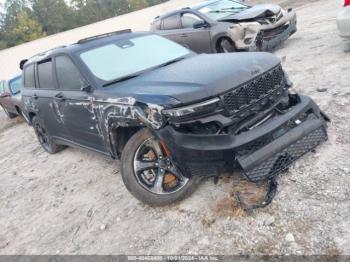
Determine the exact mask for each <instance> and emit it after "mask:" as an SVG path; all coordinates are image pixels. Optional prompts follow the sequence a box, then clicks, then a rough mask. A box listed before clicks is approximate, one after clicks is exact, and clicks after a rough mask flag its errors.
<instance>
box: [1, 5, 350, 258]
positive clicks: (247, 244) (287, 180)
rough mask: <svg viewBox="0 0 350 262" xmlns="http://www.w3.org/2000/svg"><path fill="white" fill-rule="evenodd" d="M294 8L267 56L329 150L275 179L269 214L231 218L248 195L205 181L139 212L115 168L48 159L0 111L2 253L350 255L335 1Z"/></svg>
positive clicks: (98, 161) (94, 161)
mask: <svg viewBox="0 0 350 262" xmlns="http://www.w3.org/2000/svg"><path fill="white" fill-rule="evenodd" d="M296 3H297V6H298V7H297V13H298V19H299V20H298V22H299V31H298V33H297V34H296V35H294V36H293V37H292V38H291V39H290V40H289V41H288V42H286V43H285V44H284V46H283V48H281V49H279V50H277V51H276V52H275V53H276V55H277V56H279V57H280V58H281V59H282V61H283V64H284V67H285V69H286V70H287V71H288V73H289V75H290V77H291V79H292V80H293V81H294V83H295V89H296V90H298V91H299V92H301V93H304V94H307V95H311V96H312V97H313V98H315V100H316V101H317V102H318V103H319V104H320V105H321V107H322V109H323V110H325V111H326V112H327V113H328V114H329V116H330V117H331V118H332V120H333V122H332V124H331V125H330V127H329V141H328V142H326V143H324V144H323V145H322V146H321V147H319V148H318V149H317V151H316V153H310V154H308V155H307V156H305V157H304V158H303V159H302V160H300V161H298V162H297V163H296V164H295V165H294V166H293V167H292V168H290V170H289V172H287V173H286V174H284V175H283V176H280V177H279V178H278V183H279V187H278V192H277V195H276V198H275V199H274V201H273V203H272V204H271V205H270V206H268V207H267V208H265V209H260V210H255V211H253V212H250V213H248V214H247V213H244V212H242V211H241V210H239V209H238V208H237V206H236V205H235V199H234V198H233V197H232V191H233V188H237V187H238V188H240V187H241V188H242V190H247V189H246V188H245V189H244V185H243V184H240V183H241V182H240V181H239V180H238V179H237V176H236V177H234V178H230V179H227V178H225V179H221V180H220V181H219V183H218V185H214V183H213V181H212V180H207V181H204V182H203V184H202V185H201V186H200V188H199V189H198V191H196V192H195V193H194V194H193V195H192V196H191V197H190V198H188V199H186V200H185V201H183V202H181V203H180V204H177V205H173V206H169V207H165V208H151V207H148V206H145V205H143V204H141V203H139V202H138V201H137V200H135V199H134V198H133V197H132V196H131V195H130V194H129V193H128V192H127V190H126V189H125V187H124V185H123V182H122V179H121V177H120V174H119V163H118V162H117V163H116V162H115V161H113V160H110V159H106V158H104V157H103V156H100V155H97V154H95V153H90V152H86V151H80V150H78V149H72V148H69V149H67V150H65V151H63V152H61V153H59V154H56V155H48V154H46V153H45V152H44V151H43V150H42V149H41V147H40V146H39V144H38V142H37V141H36V138H35V135H34V133H33V131H32V129H31V128H30V127H28V126H27V125H26V124H25V123H23V122H22V123H21V122H20V121H19V120H15V121H9V120H7V119H6V118H5V116H4V114H3V113H2V112H0V145H1V146H0V166H1V183H0V210H1V212H0V254H176V253H177V254H178V253H181V254H200V253H202V254H203V253H205V254H248V253H249V254H251V253H255V254H331V255H337V254H348V255H350V220H349V217H350V200H349V199H350V198H349V196H350V188H349V184H350V163H349V156H350V147H349V144H350V138H349V130H350V121H349V120H350V117H349V116H350V115H349V114H350V59H349V58H350V57H349V56H350V54H344V53H343V52H342V48H341V40H340V39H339V37H338V36H337V30H336V24H335V17H336V14H337V12H338V10H339V9H338V8H337V7H336V4H335V3H334V0H320V1H318V2H309V1H303V2H302V1H295V2H294V1H293V5H294V4H296ZM302 3H306V4H305V5H302ZM318 88H326V89H327V91H326V92H318V91H317V89H318Z"/></svg>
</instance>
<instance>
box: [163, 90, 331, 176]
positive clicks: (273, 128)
mask: <svg viewBox="0 0 350 262" xmlns="http://www.w3.org/2000/svg"><path fill="white" fill-rule="evenodd" d="M291 99H292V100H293V101H295V104H294V105H291V106H290V107H289V109H288V110H287V111H286V112H284V113H282V114H277V115H275V116H271V118H269V119H266V120H265V121H264V122H261V123H260V124H259V125H258V126H254V127H252V128H251V129H248V130H247V131H242V132H241V133H237V134H232V133H225V134H194V133H184V132H180V131H178V130H176V129H175V128H173V127H172V126H166V127H164V128H163V129H161V130H159V131H157V135H158V137H159V138H160V139H161V140H163V141H164V143H165V144H166V147H167V148H168V149H169V151H170V153H171V155H172V157H173V160H174V162H175V163H176V164H177V165H178V166H179V167H180V168H181V170H182V171H183V173H184V175H185V176H188V177H191V176H217V175H218V174H219V173H220V172H232V171H235V170H237V169H238V170H240V171H242V172H243V174H244V175H245V176H246V177H247V178H248V179H249V180H250V181H252V182H260V181H263V180H267V179H271V178H273V177H275V176H276V175H278V174H279V173H281V172H282V171H284V170H285V169H286V168H287V167H288V166H290V165H291V164H292V163H293V162H294V161H296V160H297V159H298V158H300V157H301V156H303V155H304V154H306V153H308V152H310V151H312V150H313V149H314V148H315V147H317V146H318V145H319V144H320V143H322V142H323V141H325V140H327V131H326V128H327V123H326V122H327V121H328V120H329V119H328V118H327V116H326V115H325V114H324V113H322V112H321V111H320V109H319V107H318V106H317V105H316V104H315V103H314V101H313V100H312V99H311V98H310V97H306V96H298V95H293V98H291ZM234 125H236V124H234Z"/></svg>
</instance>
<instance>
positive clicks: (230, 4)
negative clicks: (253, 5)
mask: <svg viewBox="0 0 350 262" xmlns="http://www.w3.org/2000/svg"><path fill="white" fill-rule="evenodd" d="M248 8H249V7H248V6H246V5H244V4H241V3H239V2H236V1H231V0H220V1H217V2H214V3H212V4H209V5H206V6H204V7H202V8H200V9H199V10H198V11H199V12H201V13H202V14H205V15H206V16H209V17H210V18H211V19H213V20H220V19H222V18H224V17H226V16H229V15H231V14H237V13H239V12H241V11H243V10H245V9H248Z"/></svg>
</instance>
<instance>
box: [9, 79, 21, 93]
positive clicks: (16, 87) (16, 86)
mask: <svg viewBox="0 0 350 262" xmlns="http://www.w3.org/2000/svg"><path fill="white" fill-rule="evenodd" d="M9 87H10V91H11V93H12V94H13V95H15V94H18V93H19V92H21V87H22V77H16V78H15V79H13V80H11V81H10V82H9Z"/></svg>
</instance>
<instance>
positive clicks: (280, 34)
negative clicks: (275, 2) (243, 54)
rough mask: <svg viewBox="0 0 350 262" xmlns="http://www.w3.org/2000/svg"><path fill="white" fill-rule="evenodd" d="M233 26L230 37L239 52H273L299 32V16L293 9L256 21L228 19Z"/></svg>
mask: <svg viewBox="0 0 350 262" xmlns="http://www.w3.org/2000/svg"><path fill="white" fill-rule="evenodd" d="M222 21H225V22H232V23H233V24H232V25H231V26H230V28H229V29H228V36H229V37H230V38H231V39H232V41H234V43H235V46H236V48H237V49H239V50H249V51H272V50H273V49H274V48H276V47H277V46H279V45H280V44H281V43H282V42H284V41H285V40H287V39H288V38H289V37H290V36H291V35H293V34H294V33H295V32H297V16H296V13H295V11H293V10H292V9H288V10H287V11H286V10H282V9H281V10H280V12H279V13H277V14H268V15H267V14H265V13H264V15H262V16H259V17H256V18H254V19H247V20H235V19H226V20H222Z"/></svg>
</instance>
